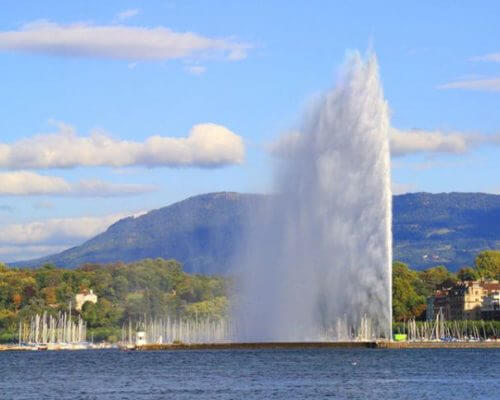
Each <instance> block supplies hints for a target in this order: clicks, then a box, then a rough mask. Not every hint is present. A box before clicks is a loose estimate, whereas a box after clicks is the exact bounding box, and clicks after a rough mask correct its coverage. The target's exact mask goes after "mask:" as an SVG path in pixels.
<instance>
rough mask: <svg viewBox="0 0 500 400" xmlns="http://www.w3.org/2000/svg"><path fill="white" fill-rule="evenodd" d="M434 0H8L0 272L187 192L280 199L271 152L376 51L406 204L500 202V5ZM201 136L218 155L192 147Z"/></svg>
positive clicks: (3, 35) (396, 177) (2, 51)
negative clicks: (467, 197) (469, 195)
mask: <svg viewBox="0 0 500 400" xmlns="http://www.w3.org/2000/svg"><path fill="white" fill-rule="evenodd" d="M435 3H436V2H430V1H429V2H426V1H424V2H418V3H417V2H415V3H413V4H411V5H410V4H409V3H407V2H396V1H394V2H390V1H388V2H384V5H383V6H380V5H378V4H375V2H368V1H367V2H361V1H357V2H354V1H353V2H330V1H309V2H303V1H273V2H266V1H260V2H257V1H256V2H226V1H211V2H201V1H199V2H195V1H167V0H163V1H105V2H104V1H88V0H87V1H72V2H61V1H47V0H46V1H43V2H40V1H35V0H31V1H29V0H27V1H23V2H19V1H11V0H4V1H3V2H2V13H1V14H0V62H1V65H2V72H3V73H2V74H1V77H0V87H1V92H0V93H1V108H0V115H1V118H0V132H1V134H0V260H2V259H4V260H6V261H11V260H14V259H19V258H29V257H31V256H35V255H40V254H47V253H51V252H54V251H58V250H60V249H63V248H65V247H68V246H71V245H74V244H77V243H80V242H82V241H83V240H84V239H85V238H87V237H89V236H91V235H93V234H95V233H97V232H99V231H100V230H102V229H104V228H105V226H106V225H108V224H109V223H110V222H112V221H114V220H116V219H117V218H120V217H122V216H124V215H127V214H130V213H135V212H141V211H145V210H149V209H152V208H157V207H161V206H164V205H167V204H170V203H172V202H174V201H177V200H181V199H183V198H185V197H187V196H191V195H195V194H199V193H204V192H209V191H221V190H230V191H241V192H267V191H270V190H271V188H272V158H271V156H270V155H269V153H268V151H267V148H268V146H269V144H271V143H272V142H273V141H274V140H276V138H278V137H279V136H280V135H282V134H284V133H286V132H287V131H291V130H293V129H294V128H295V127H297V125H298V123H299V122H300V116H301V112H302V110H303V109H304V107H305V106H306V105H307V104H308V102H309V101H310V100H311V99H312V98H314V96H315V95H317V94H318V93H320V92H321V91H324V90H326V89H328V88H329V87H331V86H332V85H333V84H334V82H335V77H336V73H337V71H338V68H339V66H340V65H341V64H342V62H343V60H344V57H345V54H346V51H348V50H352V49H360V50H361V51H365V50H366V49H368V48H370V47H372V48H374V50H375V52H376V54H377V56H378V60H379V63H380V73H381V78H382V82H383V85H384V91H385V96H386V98H387V101H388V103H389V106H390V109H391V123H392V126H393V128H394V130H393V132H392V135H394V138H393V139H394V140H393V141H392V142H391V145H392V146H393V158H392V161H393V169H392V174H393V181H394V188H395V191H397V192H405V191H430V192H449V191H481V192H495V193H498V192H500V182H499V181H498V171H499V170H500V157H499V154H500V136H499V134H500V113H498V105H499V100H500V43H499V41H498V38H499V37H500V28H499V25H498V18H497V17H498V15H499V13H500V5H499V4H498V3H497V2H494V1H491V2H481V5H480V6H479V5H477V4H474V3H472V2H469V3H465V2H463V4H461V5H459V4H457V3H458V2H453V1H442V2H439V4H435ZM82 32H83V33H82ZM186 32H191V33H192V34H193V35H186ZM157 40H159V41H160V42H161V43H160V44H157V45H155V46H150V45H151V43H152V42H155V41H157ZM162 43H163V44H162ZM165 43H167V44H165ZM168 43H170V44H168ZM172 43H173V44H172ZM179 43H181V44H182V45H180V44H179ZM199 124H202V125H201V127H200V128H199V129H200V132H201V131H202V132H205V131H207V129H212V130H211V132H212V133H211V135H213V136H211V137H212V139H213V142H217V143H222V145H221V146H219V148H217V149H210V150H207V148H205V147H203V145H202V144H200V143H199V142H197V141H196V140H195V139H193V140H192V141H188V142H186V139H185V138H186V137H188V135H189V134H190V132H192V129H193V127H195V126H197V125H199ZM207 124H211V125H207ZM226 130H227V131H226ZM96 132H98V134H99V135H101V136H102V137H109V138H111V140H112V141H111V144H110V145H109V146H108V147H106V146H105V145H103V144H102V143H103V142H102V140H101V141H99V140H95V141H93V142H92V141H91V143H90V144H89V143H88V141H86V140H87V139H89V137H91V135H96ZM47 134H52V136H50V138H51V139H50V140H49V137H48V136H47ZM64 135H66V136H64ZM68 135H69V136H68ZM200 135H203V133H200ZM155 136H158V137H160V138H162V139H161V140H163V139H165V140H164V141H163V142H162V143H163V144H162V146H164V147H158V148H159V149H160V150H161V149H165V152H166V153H168V154H167V155H165V154H163V153H162V154H161V155H159V154H156V153H155V151H154V149H153V150H152V146H153V144H151V145H148V143H149V142H148V140H150V139H151V138H152V137H155ZM63 137H69V139H68V140H67V143H66V142H64V141H63V140H62V139H60V138H63ZM92 137H94V136H92ZM172 141H173V142H172ZM63 142H64V143H63ZM130 143H132V145H131V144H130ZM151 143H153V141H151ZM154 143H157V142H154ZM172 143H174V144H172ZM87 144H88V148H87V147H86V146H87ZM2 146H3V147H2ZM40 146H41V147H40ZM169 146H174V147H173V149H174V150H175V151H174V150H172V148H171V147H169ZM153 147H154V146H153ZM2 148H3V149H4V150H3V151H4V160H3V161H2ZM30 149H31V150H33V151H39V150H40V149H42V150H43V151H45V152H48V153H51V152H52V151H54V152H55V156H54V157H55V158H57V159H61V158H64V157H62V156H67V158H68V160H66V161H65V163H56V162H54V161H53V160H52V161H50V160H49V161H47V160H48V159H40V160H38V159H36V157H34V156H33V154H31V153H30ZM113 149H116V150H117V151H116V153H119V154H115V152H113ZM122 149H123V151H122ZM80 150H81V153H82V154H83V153H85V154H84V155H79V151H80ZM162 151H163V150H162ZM7 152H8V156H6V155H5V154H7ZM242 152H244V156H243V155H242ZM129 153H130V154H129ZM33 157H34V158H33ZM47 157H49V158H50V154H49V155H47ZM99 160H100V161H99ZM83 218H85V219H83ZM82 221H85V223H83V222H82Z"/></svg>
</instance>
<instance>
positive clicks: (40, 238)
mask: <svg viewBox="0 0 500 400" xmlns="http://www.w3.org/2000/svg"><path fill="white" fill-rule="evenodd" d="M126 216H128V215H127V214H113V215H107V216H104V217H75V218H54V219H48V220H45V221H38V222H29V223H25V224H9V225H4V226H0V245H4V246H12V245H28V244H29V245H32V244H36V245H58V246H62V245H71V244H74V243H75V241H81V240H84V239H88V238H90V237H93V236H95V235H97V234H99V233H101V232H104V231H105V230H106V229H107V228H108V227H109V226H110V225H111V224H113V223H114V222H116V221H118V220H120V219H122V218H125V217H126Z"/></svg>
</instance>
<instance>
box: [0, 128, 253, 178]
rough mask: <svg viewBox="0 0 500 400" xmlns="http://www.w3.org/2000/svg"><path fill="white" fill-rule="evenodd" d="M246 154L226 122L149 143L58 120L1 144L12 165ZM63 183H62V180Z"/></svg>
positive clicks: (216, 159)
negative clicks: (46, 129) (44, 130)
mask: <svg viewBox="0 0 500 400" xmlns="http://www.w3.org/2000/svg"><path fill="white" fill-rule="evenodd" d="M244 158H245V146H244V144H243V139H242V138H241V137H240V136H238V135H236V134H235V133H233V132H231V131H230V130H229V129H227V128H226V127H224V126H221V125H216V124H210V123H207V124H199V125H195V126H193V128H192V129H191V131H190V132H189V135H188V136H187V137H185V138H177V137H165V136H151V137H149V138H147V139H146V140H145V141H144V142H133V141H128V140H119V139H114V138H112V137H110V136H109V135H107V134H105V133H103V132H101V131H94V132H92V133H91V135H90V136H78V135H77V133H76V131H75V129H74V128H73V127H71V126H69V125H66V124H62V123H60V124H59V131H58V132H56V133H50V134H41V135H37V136H34V137H31V138H27V139H23V140H20V141H18V142H15V143H12V144H7V143H0V167H4V168H11V169H32V168H73V167H76V166H111V167H125V166H146V167H160V166H167V167H189V166H195V167H205V168H213V167H220V166H224V165H230V164H239V163H241V162H243V160H244ZM58 184H59V185H61V184H62V183H61V182H59V183H58Z"/></svg>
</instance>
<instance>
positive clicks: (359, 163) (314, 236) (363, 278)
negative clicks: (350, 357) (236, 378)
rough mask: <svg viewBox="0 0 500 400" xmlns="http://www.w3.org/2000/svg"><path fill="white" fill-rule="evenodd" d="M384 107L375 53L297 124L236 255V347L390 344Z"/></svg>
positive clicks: (353, 63) (350, 67) (352, 63)
mask: <svg viewBox="0 0 500 400" xmlns="http://www.w3.org/2000/svg"><path fill="white" fill-rule="evenodd" d="M388 127H389V118H388V107H387V104H386V102H385V100H384V97H383V92H382V88H381V84H380V80H379V75H378V65H377V60H376V58H375V56H374V55H372V56H370V57H369V58H368V60H366V61H365V60H363V59H362V57H361V56H360V55H359V53H354V54H352V55H351V56H349V57H348V60H347V62H346V65H345V67H344V69H343V72H342V74H341V77H340V79H339V82H338V84H337V86H336V87H334V88H333V89H332V90H330V91H329V92H327V93H325V94H324V95H323V96H322V97H321V99H320V101H318V103H317V104H316V107H315V108H314V110H313V111H312V112H310V114H309V115H308V116H307V117H306V118H305V121H304V123H303V127H302V129H301V130H300V134H297V135H295V136H293V137H292V138H288V140H286V141H283V142H282V143H281V149H280V150H281V152H282V153H285V154H286V158H285V159H284V160H283V161H282V162H283V164H282V168H280V172H279V173H278V174H277V175H278V177H277V179H276V181H277V182H276V189H277V192H278V194H277V196H276V198H275V199H274V200H273V201H272V202H270V204H269V207H268V208H267V209H265V210H263V211H262V212H260V213H259V215H255V216H253V217H252V218H253V219H254V222H253V224H252V225H253V226H254V228H253V229H252V231H251V232H250V233H249V239H248V248H247V249H246V251H245V252H244V255H243V256H242V260H241V261H240V265H241V266H242V273H241V286H242V288H241V289H242V295H241V297H240V298H239V300H238V306H237V307H236V309H235V311H234V315H233V318H234V320H235V323H236V324H237V326H238V329H237V332H238V336H239V337H238V340H249V341H316V340H356V339H372V338H390V336H391V319H392V318H391V317H392V316H391V262H392V261H391V260H392V253H391V251H392V250H391V249H392V243H391V242H392V234H391V189H390V157H389V145H388Z"/></svg>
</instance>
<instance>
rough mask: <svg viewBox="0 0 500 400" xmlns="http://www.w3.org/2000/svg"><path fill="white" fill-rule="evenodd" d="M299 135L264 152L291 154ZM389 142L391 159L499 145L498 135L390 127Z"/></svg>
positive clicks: (450, 152)
mask: <svg viewBox="0 0 500 400" xmlns="http://www.w3.org/2000/svg"><path fill="white" fill-rule="evenodd" d="M302 139H303V138H302V136H301V135H300V133H299V132H291V133H288V134H285V135H283V136H281V137H280V138H279V139H278V140H276V141H275V142H274V143H272V144H270V145H269V146H268V151H269V152H270V153H271V154H273V155H275V156H277V157H280V158H288V157H291V156H292V155H293V152H294V149H295V147H296V146H297V145H298V144H299V142H300V140H302ZM389 142H390V150H391V156H393V157H401V156H405V155H409V154H418V153H425V154H433V153H448V154H463V153H466V152H467V151H470V150H471V149H473V148H476V147H479V146H486V145H490V146H500V134H496V135H483V134H479V133H463V132H441V131H424V130H418V129H415V130H408V131H404V130H401V129H396V128H390V129H389Z"/></svg>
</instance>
